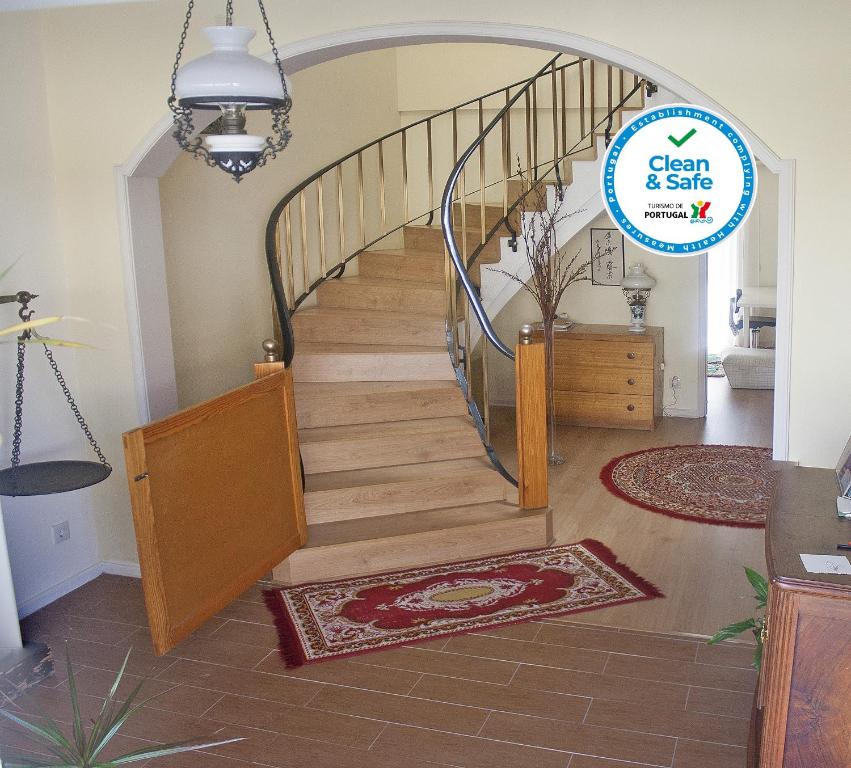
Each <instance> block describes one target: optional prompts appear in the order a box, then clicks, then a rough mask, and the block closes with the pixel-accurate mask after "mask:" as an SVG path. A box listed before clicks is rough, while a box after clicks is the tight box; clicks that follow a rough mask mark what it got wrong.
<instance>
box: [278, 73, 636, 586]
mask: <svg viewBox="0 0 851 768" xmlns="http://www.w3.org/2000/svg"><path fill="white" fill-rule="evenodd" d="M556 58H558V57H556ZM579 61H581V60H577V61H576V62H571V63H570V64H567V65H562V67H561V68H558V67H557V64H556V60H555V59H554V60H553V61H552V62H551V63H550V64H549V65H548V67H549V69H547V71H546V76H547V77H548V78H549V76H550V74H551V76H552V78H553V82H556V77H557V73H561V77H562V87H563V89H564V83H565V80H566V77H565V73H566V72H567V70H568V69H569V68H573V69H571V72H570V74H571V75H572V74H573V72H574V70H577V69H578V68H577V67H576V65H577V63H578V62H579ZM588 64H589V62H588V60H585V65H588ZM590 66H591V71H592V72H593V68H594V66H595V65H594V63H593V62H590ZM608 71H609V87H610V88H611V87H612V86H611V82H612V75H611V72H612V68H611V67H609V69H608ZM543 73H544V70H541V72H540V73H538V74H537V75H536V76H534V77H532V78H530V79H529V80H528V81H524V82H523V83H519V84H514V85H513V86H508V87H507V88H506V89H505V90H504V91H503V89H500V91H497V92H494V94H488V95H485V96H483V97H480V98H479V99H478V100H473V102H469V103H468V104H467V105H458V106H457V107H453V108H451V109H450V110H445V111H444V112H441V113H437V114H436V115H432V116H431V117H429V118H426V119H424V120H422V121H419V123H416V124H413V125H411V126H407V127H406V128H403V129H401V130H400V131H399V132H398V135H397V134H391V136H389V137H383V138H382V139H379V140H377V141H376V142H373V143H372V144H370V145H367V146H366V147H362V148H360V149H359V150H356V151H355V152H353V153H351V154H349V155H347V156H346V157H344V158H341V159H340V160H339V161H337V162H336V163H334V164H332V165H331V166H328V167H327V168H325V169H322V170H321V171H318V172H317V173H316V174H314V175H313V176H311V177H310V178H308V179H306V180H305V181H304V182H303V183H302V184H300V185H299V186H298V187H296V188H295V189H294V190H292V191H291V192H290V193H288V194H287V195H286V196H285V197H284V198H283V199H282V201H281V202H280V203H279V204H278V205H277V206H276V208H275V210H274V211H273V213H272V216H271V217H270V221H269V226H268V228H267V237H266V243H267V255H268V257H269V266H270V276H271V278H272V285H273V289H274V291H273V292H274V298H275V304H276V310H277V320H278V323H279V327H280V330H281V337H282V340H283V342H284V351H285V354H284V362H285V364H289V365H291V368H292V372H293V378H294V382H295V402H296V413H297V421H298V427H299V431H298V436H299V444H300V450H301V456H302V462H303V467H304V478H305V481H304V490H305V494H304V501H305V513H306V517H307V524H308V537H307V544H306V545H305V546H304V547H303V548H302V549H300V550H298V551H296V552H295V553H293V554H292V555H291V556H290V557H289V558H288V559H287V560H285V561H284V562H283V563H281V564H280V565H279V566H278V567H277V568H276V569H275V570H274V577H275V578H276V579H278V580H280V581H282V582H284V583H289V584H296V583H302V582H307V581H322V580H330V579H336V578H343V577H348V576H356V575H361V574H367V573H375V572H381V571H387V570H393V569H398V568H408V567H416V566H423V565H429V564H435V563H439V562H445V561H451V560H461V559H467V558H473V557H480V556H486V555H491V554H495V553H500V552H508V551H513V550H518V549H525V548H536V547H543V546H546V545H547V544H548V543H550V541H551V521H550V511H549V510H548V509H523V508H521V506H519V505H518V495H517V489H516V487H515V486H516V482H512V481H513V478H511V476H510V475H509V474H508V473H507V472H506V471H505V469H504V468H503V467H502V465H501V463H500V462H499V461H498V459H497V458H496V456H495V454H494V452H493V449H492V448H491V446H490V437H489V420H488V415H487V403H486V402H485V403H484V406H483V404H482V403H481V397H480V396H478V395H476V394H475V393H474V392H473V391H472V384H471V383H469V382H470V376H469V366H470V364H471V356H472V349H473V347H472V345H471V343H470V341H469V339H470V335H469V334H470V326H471V325H472V323H471V322H469V320H468V318H471V316H472V314H471V311H470V310H471V307H472V304H471V303H470V302H471V301H477V300H478V299H477V297H476V296H475V295H473V296H469V295H465V294H464V293H463V292H462V291H460V290H459V287H460V285H461V283H460V282H459V274H458V267H457V264H456V263H455V261H454V260H455V258H456V256H453V258H452V260H451V259H450V256H452V254H451V253H450V252H448V251H447V248H446V246H445V244H444V235H445V233H444V230H443V228H442V227H441V226H439V225H437V224H436V223H435V221H434V212H435V210H436V207H435V206H434V200H433V188H434V184H435V177H437V184H438V185H439V186H440V187H441V188H442V187H443V184H444V182H445V180H446V178H447V177H448V176H449V174H448V173H444V172H441V171H440V170H439V169H436V168H434V164H433V160H432V149H431V145H430V144H429V151H428V164H429V167H428V187H429V197H430V200H429V202H430V205H431V210H430V211H426V212H425V213H422V214H420V216H419V217H415V218H413V219H411V218H409V216H408V211H407V208H408V192H409V190H408V187H407V182H408V164H409V163H410V162H411V159H410V158H409V156H408V152H407V151H406V149H405V147H406V140H407V139H410V137H411V135H412V132H413V131H414V130H416V129H417V128H418V127H419V126H420V125H421V124H423V125H424V126H425V128H426V130H427V131H428V140H429V142H431V136H432V133H431V129H432V124H433V123H435V122H436V121H437V120H438V119H440V118H445V119H451V120H452V121H453V137H454V142H455V143H456V145H457V141H458V138H457V123H456V120H457V112H458V110H459V109H461V108H463V107H465V106H469V105H470V104H473V105H474V106H475V103H476V101H477V102H478V112H479V127H480V135H479V137H477V141H478V140H479V139H480V138H481V136H483V131H484V129H483V122H484V118H483V115H484V108H483V104H484V100H485V99H487V98H488V97H489V96H494V95H498V96H500V97H502V94H503V92H505V93H506V94H508V93H509V89H512V88H514V89H515V90H516V93H517V96H520V95H521V94H523V93H526V94H528V93H529V91H530V89H531V88H534V87H535V86H536V85H537V83H538V80H539V79H541V77H543V76H544V75H543ZM580 76H581V72H580ZM631 77H632V75H630V78H631ZM593 82H594V81H593V76H592V78H591V83H592V84H593ZM636 82H638V81H637V80H636ZM621 84H623V74H621ZM622 87H623V86H622ZM518 89H519V90H518ZM554 93H555V92H554ZM591 93H592V94H593V93H594V91H593V88H592V91H591ZM611 98H612V96H611V92H610V94H609V100H610V101H611ZM557 102H558V100H557V98H556V104H555V106H554V107H552V112H558V103H557ZM591 104H592V105H593V96H592V99H591ZM510 106H511V105H509V106H507V107H505V108H504V111H505V114H504V115H503V125H504V124H505V120H506V119H508V120H510V119H511V115H510V112H509V109H510ZM621 108H623V104H621ZM566 110H567V105H566V102H565V100H564V99H563V100H562V109H561V112H562V116H563V120H564V121H565V122H564V125H565V126H566V121H567V117H566V116H565V115H566ZM608 114H610V115H612V114H614V112H613V111H612V109H611V105H609V112H608ZM526 117H527V124H531V122H530V116H529V106H528V99H527V105H526ZM597 118H599V111H598V112H597V114H596V115H595V111H594V107H593V106H591V111H590V117H589V121H590V123H591V128H590V135H591V136H592V139H593V133H594V128H593V125H594V122H595V120H596V119H597ZM537 119H538V118H537V113H536V116H535V123H536V124H537ZM582 119H583V121H584V120H585V115H584V112H583V115H582ZM565 130H566V128H565ZM563 134H564V131H563V132H562V135H563ZM397 139H401V147H402V152H401V166H402V167H401V168H400V169H399V171H400V175H401V177H402V179H403V180H404V187H403V191H402V196H403V199H404V202H402V200H397V199H396V197H395V196H394V195H393V194H391V193H390V192H389V190H390V188H391V187H390V184H389V179H388V176H389V174H388V169H387V163H386V158H387V155H388V152H387V150H388V147H389V145H390V143H391V142H393V141H396V140H397ZM535 141H536V147H537V136H536V137H535ZM508 144H509V146H508V147H506V143H505V141H504V140H503V148H504V152H508V153H510V138H509V140H508ZM553 145H554V147H555V148H556V149H557V147H558V138H557V137H555V138H554V139H553ZM526 146H527V148H529V147H531V131H530V133H529V136H528V140H527V142H526ZM453 149H454V157H455V158H456V159H457V157H458V151H457V146H455V147H454V148H453ZM529 151H531V150H529ZM370 152H374V153H375V154H376V155H377V158H376V159H377V167H376V168H375V169H374V171H375V177H376V178H375V180H376V181H377V182H378V183H377V184H376V187H377V189H378V190H379V192H378V195H377V197H378V199H373V200H372V201H371V203H365V197H369V195H368V193H365V188H366V187H367V184H366V183H365V181H364V177H365V175H368V172H365V170H364V168H365V166H367V164H368V163H369V157H370ZM536 153H537V149H536ZM556 154H557V152H556ZM507 156H508V155H505V156H504V158H503V178H502V186H501V189H500V190H499V192H500V194H499V198H500V199H501V203H498V202H497V200H495V199H494V198H495V197H496V195H494V194H493V190H491V189H490V185H489V184H488V183H487V175H488V168H487V165H486V162H485V158H484V156H482V157H481V159H480V164H479V169H478V170H479V175H478V182H479V188H478V190H477V191H473V192H472V193H471V194H469V195H468V193H467V191H466V189H463V190H462V192H461V194H459V195H457V200H456V201H455V202H453V203H452V213H451V218H452V225H451V229H452V232H453V236H454V238H455V240H454V241H453V242H459V241H460V243H461V245H460V246H459V248H461V250H462V251H463V252H464V254H475V255H474V256H472V257H465V261H464V263H463V265H462V266H463V270H464V273H465V274H466V275H468V276H469V279H470V281H471V285H472V286H474V289H473V290H474V292H477V288H475V287H476V286H478V285H479V284H480V281H481V278H482V267H483V266H487V265H488V264H496V263H497V262H499V261H500V259H501V258H502V255H503V251H504V243H503V242H501V240H502V238H501V237H500V236H496V232H497V231H499V232H500V235H508V234H509V233H510V231H511V230H513V231H517V228H518V227H519V225H520V222H519V211H518V210H517V209H516V204H517V201H518V200H519V199H520V198H521V197H522V196H523V195H524V194H525V192H526V191H527V190H528V185H526V184H524V183H522V182H521V181H520V180H518V179H517V178H511V176H510V174H509V173H508V171H507V168H506V165H507V162H506V161H505V158H506V157H507ZM347 164H348V165H347ZM347 168H351V169H354V168H356V169H357V174H356V177H355V178H356V179H357V187H356V188H355V189H354V190H351V191H350V190H349V189H348V187H347V184H348V182H347V179H351V178H353V174H352V173H351V172H348V173H347V170H346V169H347ZM536 169H537V166H536ZM471 175H472V174H471ZM545 176H546V172H544V173H543V174H542V177H541V178H542V179H543V178H544V177H545ZM465 184H466V182H465ZM335 186H336V189H335ZM335 197H336V206H334V205H333V202H334V198H335ZM370 204H372V205H374V206H375V208H377V209H380V220H381V223H380V226H379V227H378V231H377V232H368V231H367V230H368V229H369V224H368V218H367V216H366V215H365V210H364V209H365V208H369V205H370ZM311 205H313V209H312V210H311V207H310V206H311ZM403 210H404V213H401V212H402V211H403ZM353 214H354V218H355V219H356V221H355V222H353V221H352V218H353ZM358 214H359V216H358ZM391 217H393V218H394V221H388V219H389V218H391ZM373 218H374V217H373ZM400 220H401V221H400ZM352 241H354V244H350V243H352ZM330 243H335V244H338V247H337V250H336V252H335V253H333V254H331V253H329V252H330V251H331V246H330V245H329V244H330ZM329 265H330V266H329ZM317 274H318V277H317ZM297 285H300V286H301V288H302V292H301V293H300V294H299V293H298V292H297V290H296V286H297ZM465 339H466V341H465ZM447 345H448V347H449V353H448V354H447ZM464 350H471V353H470V354H467V353H465V351H464ZM486 400H487V397H486V393H485V401H486Z"/></svg>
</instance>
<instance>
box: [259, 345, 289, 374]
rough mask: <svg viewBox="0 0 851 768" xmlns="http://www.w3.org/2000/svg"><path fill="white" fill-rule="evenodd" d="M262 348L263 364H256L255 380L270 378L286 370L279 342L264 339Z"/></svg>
mask: <svg viewBox="0 0 851 768" xmlns="http://www.w3.org/2000/svg"><path fill="white" fill-rule="evenodd" d="M261 346H262V347H263V362H262V363H254V378H255V379H262V378H263V377H264V376H270V375H271V374H273V373H277V372H278V371H282V370H283V369H284V362H283V360H281V353H280V350H279V348H278V342H277V341H275V340H274V339H264V341H263V344H262V345H261Z"/></svg>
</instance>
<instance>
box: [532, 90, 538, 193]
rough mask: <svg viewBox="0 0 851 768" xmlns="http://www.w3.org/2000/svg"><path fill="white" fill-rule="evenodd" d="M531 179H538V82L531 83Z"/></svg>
mask: <svg viewBox="0 0 851 768" xmlns="http://www.w3.org/2000/svg"><path fill="white" fill-rule="evenodd" d="M532 178H534V179H535V180H537V178H538V80H537V78H536V79H535V80H534V81H533V82H532Z"/></svg>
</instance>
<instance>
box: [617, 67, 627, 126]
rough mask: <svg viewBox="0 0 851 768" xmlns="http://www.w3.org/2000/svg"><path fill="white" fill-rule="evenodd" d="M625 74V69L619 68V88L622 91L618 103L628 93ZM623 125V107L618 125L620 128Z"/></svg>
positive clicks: (619, 114)
mask: <svg viewBox="0 0 851 768" xmlns="http://www.w3.org/2000/svg"><path fill="white" fill-rule="evenodd" d="M623 79H624V74H623V70H622V69H619V70H618V90H619V91H620V98H619V99H618V104H620V103H621V102H623V97H624V96H625V95H626V91H625V90H624V82H623ZM622 125H623V107H621V108H620V109H619V110H618V127H619V128H620V127H621V126H622Z"/></svg>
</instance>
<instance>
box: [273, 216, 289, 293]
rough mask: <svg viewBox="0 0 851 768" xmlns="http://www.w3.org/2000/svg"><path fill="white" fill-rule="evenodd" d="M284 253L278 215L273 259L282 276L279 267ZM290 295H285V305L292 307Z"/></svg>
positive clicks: (282, 273)
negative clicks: (282, 251)
mask: <svg viewBox="0 0 851 768" xmlns="http://www.w3.org/2000/svg"><path fill="white" fill-rule="evenodd" d="M283 258H284V255H283V254H282V253H281V217H280V216H278V220H277V221H276V222H275V261H276V262H277V263H278V274H280V275H281V277H283V275H284V270H283V269H282V268H281V265H282V264H283ZM287 261H289V258H288V259H287ZM274 296H275V293H274V291H273V292H272V300H273V301H274ZM291 296H292V294H290V295H289V296H287V306H288V307H290V308H292V303H291Z"/></svg>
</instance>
